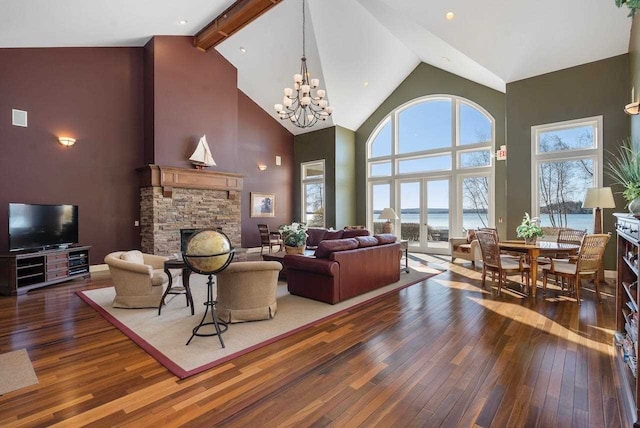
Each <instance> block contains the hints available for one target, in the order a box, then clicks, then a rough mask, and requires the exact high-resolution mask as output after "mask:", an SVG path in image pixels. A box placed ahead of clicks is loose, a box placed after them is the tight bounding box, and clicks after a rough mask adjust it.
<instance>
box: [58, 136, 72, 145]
mask: <svg viewBox="0 0 640 428" xmlns="http://www.w3.org/2000/svg"><path fill="white" fill-rule="evenodd" d="M58 141H59V142H60V144H62V145H63V146H67V147H70V146H73V145H74V144H75V143H76V139H75V138H71V137H58Z"/></svg>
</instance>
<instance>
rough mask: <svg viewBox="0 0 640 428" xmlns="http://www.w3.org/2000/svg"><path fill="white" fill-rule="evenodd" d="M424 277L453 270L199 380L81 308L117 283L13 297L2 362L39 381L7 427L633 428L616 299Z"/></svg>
mask: <svg viewBox="0 0 640 428" xmlns="http://www.w3.org/2000/svg"><path fill="white" fill-rule="evenodd" d="M421 259H422V260H421ZM441 260H444V258H443V259H441ZM424 263H429V264H430V265H431V264H432V263H439V264H440V265H442V266H445V267H450V266H451V270H450V271H447V272H446V273H444V274H441V275H439V276H436V277H434V278H432V279H430V280H428V281H426V282H423V283H421V284H416V285H414V286H411V287H409V288H407V289H404V290H401V291H399V292H398V293H396V294H393V295H391V296H388V297H386V298H384V299H382V300H379V301H376V302H375V303H373V304H371V305H369V306H365V307H363V308H360V309H358V310H355V311H353V312H350V313H346V314H343V315H341V316H339V317H337V318H334V319H333V320H330V321H328V322H324V323H322V324H319V325H317V326H315V327H313V328H310V329H307V330H305V331H302V332H300V333H298V334H296V335H293V336H291V337H288V338H286V339H283V340H281V341H278V342H276V343H273V344H271V345H269V346H265V347H263V348H261V349H258V350H256V351H254V352H251V353H249V354H246V355H244V356H242V357H240V358H237V359H235V360H232V361H230V362H228V363H225V364H223V365H221V366H219V367H217V368H214V369H212V370H209V371H206V372H204V373H201V374H199V375H196V376H192V377H190V378H187V379H184V380H179V379H178V378H176V377H175V376H173V375H171V374H170V373H169V372H168V371H167V370H166V369H165V368H164V367H163V366H161V365H160V364H159V363H158V362H157V361H156V360H154V359H153V358H152V357H150V356H149V355H147V353H146V352H144V351H143V350H142V349H140V348H139V347H138V346H136V345H135V344H134V343H133V342H131V341H130V340H129V339H128V338H127V337H125V336H124V335H123V334H122V333H120V332H119V331H118V330H117V329H116V328H114V327H113V326H112V325H111V324H109V323H108V322H107V321H105V320H104V319H103V318H102V317H101V316H100V315H98V314H97V313H96V312H95V311H94V310H93V309H91V308H90V307H89V306H88V305H86V304H85V303H83V302H82V301H81V300H80V299H79V298H78V297H77V296H76V295H75V294H74V292H75V291H76V290H80V289H86V288H95V287H104V286H107V285H110V279H109V277H108V275H105V274H104V273H99V274H94V275H93V277H92V279H91V280H90V281H85V282H82V281H81V282H71V283H66V284H62V285H59V286H55V287H49V288H45V289H41V290H37V291H32V292H30V293H29V294H28V295H24V296H20V297H17V298H6V297H5V298H0V353H3V352H8V351H12V350H17V349H22V348H26V349H27V350H28V353H29V356H30V358H31V360H32V361H33V364H34V368H35V371H36V374H37V376H38V379H39V384H38V385H34V386H32V387H27V388H23V389H21V390H18V391H14V392H12V393H9V394H6V395H4V396H0V426H55V425H59V426H72V427H77V426H85V425H89V426H122V425H130V426H136V427H145V426H154V427H164V426H178V425H187V426H252V427H256V426H266V425H269V426H287V425H289V426H317V427H319V426H328V425H330V426H365V427H369V426H381V427H401V426H427V427H434V426H445V427H454V426H462V427H467V426H479V427H489V426H493V427H504V426H517V427H520V426H531V427H533V426H543V427H550V426H557V427H569V426H577V427H587V426H589V427H618V426H627V425H628V424H627V417H626V416H625V417H622V416H621V415H622V414H623V409H622V404H621V402H620V401H619V400H618V398H617V389H618V388H619V387H620V386H619V381H618V378H617V373H616V372H615V369H614V368H613V367H612V352H613V348H612V346H611V342H612V333H613V328H614V297H613V295H612V294H611V291H610V292H608V293H607V292H605V293H603V299H604V300H603V302H602V303H601V304H596V303H595V301H594V300H595V298H594V296H593V294H592V293H590V292H589V291H585V292H583V298H584V303H583V304H582V306H581V307H579V306H578V305H576V303H575V301H572V300H570V299H567V298H563V297H557V298H556V297H555V294H556V293H555V292H553V291H551V292H550V293H549V295H548V296H547V299H545V298H544V297H543V296H542V293H539V294H538V297H537V299H536V300H535V301H534V300H533V299H532V298H526V297H523V296H522V295H521V294H519V293H518V292H517V291H503V294H502V295H501V296H496V292H495V290H496V289H495V288H493V289H490V288H489V284H490V282H489V283H488V285H487V287H486V288H485V289H482V288H481V287H480V282H479V276H480V275H479V271H474V270H472V269H470V264H468V263H466V264H463V265H457V266H456V265H449V264H448V263H446V262H445V261H439V259H436V258H434V257H429V256H415V255H414V256H412V265H414V266H420V265H423V264H424ZM516 279H517V278H516ZM516 288H517V287H516ZM216 345H217V341H216V340H212V346H216Z"/></svg>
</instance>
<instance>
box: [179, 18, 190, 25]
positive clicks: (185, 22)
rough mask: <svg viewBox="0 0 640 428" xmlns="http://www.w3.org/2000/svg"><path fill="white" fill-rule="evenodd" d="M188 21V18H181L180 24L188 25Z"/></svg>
mask: <svg viewBox="0 0 640 428" xmlns="http://www.w3.org/2000/svg"><path fill="white" fill-rule="evenodd" d="M187 22H189V21H187V20H186V19H181V20H180V21H178V24H180V25H186V24H187Z"/></svg>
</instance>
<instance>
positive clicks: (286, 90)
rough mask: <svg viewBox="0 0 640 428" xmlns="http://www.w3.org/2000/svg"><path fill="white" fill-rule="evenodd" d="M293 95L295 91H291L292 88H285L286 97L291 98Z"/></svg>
mask: <svg viewBox="0 0 640 428" xmlns="http://www.w3.org/2000/svg"><path fill="white" fill-rule="evenodd" d="M291 95H293V89H291V88H284V96H285V97H290V96H291Z"/></svg>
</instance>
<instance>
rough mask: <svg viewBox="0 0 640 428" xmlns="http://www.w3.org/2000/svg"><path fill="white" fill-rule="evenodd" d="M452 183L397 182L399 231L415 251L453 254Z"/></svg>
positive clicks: (434, 179) (432, 179)
mask: <svg viewBox="0 0 640 428" xmlns="http://www.w3.org/2000/svg"><path fill="white" fill-rule="evenodd" d="M450 184H451V179H450V178H449V177H429V178H420V179H411V180H398V181H396V186H397V189H396V198H397V201H396V206H397V207H398V208H399V210H398V211H399V212H398V213H397V214H398V217H400V218H399V219H398V221H397V222H396V234H398V233H397V230H398V229H397V228H398V227H399V228H400V233H399V235H400V236H401V238H402V239H407V240H408V241H409V247H410V248H411V250H412V251H418V252H427V253H434V254H447V253H448V252H449V230H450V229H451V215H452V213H451V209H450V207H451V189H450V187H451V186H450Z"/></svg>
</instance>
